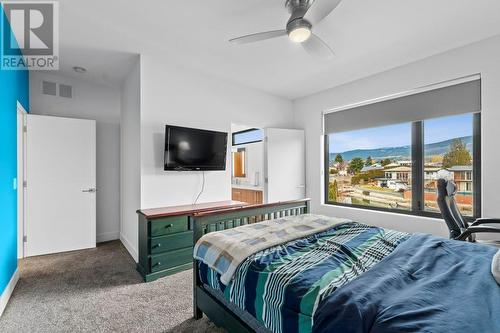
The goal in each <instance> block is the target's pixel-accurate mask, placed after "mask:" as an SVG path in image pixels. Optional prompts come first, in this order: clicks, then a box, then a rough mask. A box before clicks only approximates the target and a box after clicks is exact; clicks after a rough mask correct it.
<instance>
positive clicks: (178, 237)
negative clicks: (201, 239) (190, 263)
mask: <svg viewBox="0 0 500 333" xmlns="http://www.w3.org/2000/svg"><path fill="white" fill-rule="evenodd" d="M189 246H193V232H192V231H184V232H180V233H177V234H174V235H167V236H160V237H154V238H151V241H150V250H151V252H150V253H151V254H157V253H162V252H166V251H172V250H177V249H182V248H185V247H189Z"/></svg>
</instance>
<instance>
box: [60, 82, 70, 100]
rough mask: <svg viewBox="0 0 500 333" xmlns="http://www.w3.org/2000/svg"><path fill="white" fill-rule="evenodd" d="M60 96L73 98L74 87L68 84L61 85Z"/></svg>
mask: <svg viewBox="0 0 500 333" xmlns="http://www.w3.org/2000/svg"><path fill="white" fill-rule="evenodd" d="M59 96H60V97H64V98H73V87H72V86H70V85H67V84H59Z"/></svg>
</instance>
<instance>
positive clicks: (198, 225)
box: [192, 199, 310, 244]
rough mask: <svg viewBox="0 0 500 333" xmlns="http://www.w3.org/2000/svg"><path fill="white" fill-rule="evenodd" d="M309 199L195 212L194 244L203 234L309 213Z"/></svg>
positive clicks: (193, 225)
mask: <svg viewBox="0 0 500 333" xmlns="http://www.w3.org/2000/svg"><path fill="white" fill-rule="evenodd" d="M309 202H310V199H301V200H294V201H284V202H276V203H270V204H261V205H251V206H245V207H237V208H229V209H223V210H217V211H208V212H201V213H198V214H195V215H194V216H193V218H192V223H193V224H192V227H193V231H194V235H193V240H194V244H196V242H197V241H198V239H200V238H201V237H202V236H203V235H205V234H207V233H209V232H213V231H220V230H226V229H231V228H235V227H238V226H240V225H245V224H250V223H257V222H261V221H265V220H273V219H277V218H280V217H285V216H294V215H301V214H307V213H309Z"/></svg>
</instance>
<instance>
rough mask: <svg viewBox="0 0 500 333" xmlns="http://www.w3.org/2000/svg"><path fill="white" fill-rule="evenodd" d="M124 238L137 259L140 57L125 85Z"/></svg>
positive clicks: (122, 181)
mask: <svg viewBox="0 0 500 333" xmlns="http://www.w3.org/2000/svg"><path fill="white" fill-rule="evenodd" d="M121 105H122V113H121V166H122V167H121V176H120V184H121V188H120V202H121V225H120V240H121V241H122V243H123V244H124V245H125V247H126V248H127V250H128V251H129V252H130V254H131V255H132V257H133V258H134V259H135V260H136V261H137V258H138V253H137V239H138V226H137V214H136V210H137V209H139V208H140V206H141V161H140V152H141V135H140V133H141V115H140V111H141V69H140V59H138V60H137V63H136V65H135V66H134V68H133V69H132V70H131V72H130V73H129V74H128V76H127V78H126V79H125V82H124V83H123V86H122V101H121Z"/></svg>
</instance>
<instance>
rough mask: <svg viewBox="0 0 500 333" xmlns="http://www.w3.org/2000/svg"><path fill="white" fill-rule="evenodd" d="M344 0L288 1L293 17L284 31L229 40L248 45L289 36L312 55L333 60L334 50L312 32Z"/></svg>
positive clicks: (287, 6)
mask: <svg viewBox="0 0 500 333" xmlns="http://www.w3.org/2000/svg"><path fill="white" fill-rule="evenodd" d="M340 1H342V0H286V2H285V7H286V8H287V9H288V11H289V12H290V14H291V16H290V19H289V20H288V22H287V24H286V28H285V29H283V30H273V31H266V32H259V33H256V34H251V35H246V36H242V37H238V38H233V39H231V40H229V41H230V42H231V43H233V44H246V43H254V42H259V41H262V40H266V39H271V38H277V37H282V36H286V35H288V38H290V40H291V41H292V42H295V43H300V44H301V45H302V46H303V47H304V49H305V50H306V51H307V52H308V53H309V54H311V55H313V56H317V57H320V58H325V59H328V58H331V57H332V56H333V55H334V53H333V51H332V49H331V48H330V47H329V46H328V44H326V43H325V42H324V41H323V40H322V39H321V38H319V37H318V36H317V35H315V34H314V33H313V32H312V28H313V26H315V25H317V24H318V23H320V22H321V21H322V20H323V19H324V18H325V17H327V16H328V14H330V13H331V12H332V11H333V10H334V9H335V8H336V7H337V6H338V5H339V3H340Z"/></svg>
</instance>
